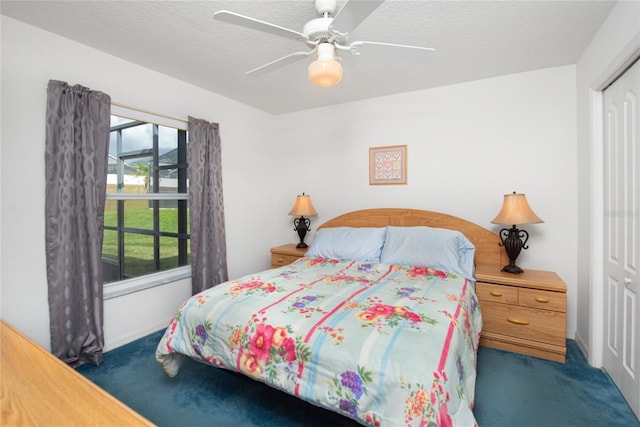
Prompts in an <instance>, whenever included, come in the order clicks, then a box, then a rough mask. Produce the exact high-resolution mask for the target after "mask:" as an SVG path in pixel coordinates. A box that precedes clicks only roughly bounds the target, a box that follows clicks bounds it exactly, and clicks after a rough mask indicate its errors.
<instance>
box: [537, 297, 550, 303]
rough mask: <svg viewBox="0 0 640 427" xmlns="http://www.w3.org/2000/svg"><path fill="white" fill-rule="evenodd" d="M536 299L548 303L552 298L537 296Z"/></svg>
mask: <svg viewBox="0 0 640 427" xmlns="http://www.w3.org/2000/svg"><path fill="white" fill-rule="evenodd" d="M536 301H538V302H541V303H543V304H546V303H548V302H549V301H550V300H549V298H546V297H536Z"/></svg>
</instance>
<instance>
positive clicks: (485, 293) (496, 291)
mask: <svg viewBox="0 0 640 427" xmlns="http://www.w3.org/2000/svg"><path fill="white" fill-rule="evenodd" d="M476 294H477V295H478V298H479V299H481V300H485V301H494V302H499V303H502V304H518V288H514V287H513V286H502V285H496V284H493V283H482V282H478V283H476Z"/></svg>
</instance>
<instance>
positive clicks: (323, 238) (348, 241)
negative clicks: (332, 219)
mask: <svg viewBox="0 0 640 427" xmlns="http://www.w3.org/2000/svg"><path fill="white" fill-rule="evenodd" d="M386 231H387V229H386V228H385V227H382V228H369V227H362V228H354V227H329V228H321V229H320V230H318V231H317V232H316V235H315V237H314V238H313V243H312V244H311V247H310V248H309V250H308V251H307V253H306V255H305V256H308V257H321V258H332V259H348V260H354V261H372V262H380V253H381V252H382V245H383V244H384V237H385V234H386Z"/></svg>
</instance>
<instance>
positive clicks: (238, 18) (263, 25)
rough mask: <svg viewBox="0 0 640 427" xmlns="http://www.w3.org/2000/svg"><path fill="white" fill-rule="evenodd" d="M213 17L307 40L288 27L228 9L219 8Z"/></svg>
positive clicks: (270, 32) (274, 33) (301, 34)
mask: <svg viewBox="0 0 640 427" xmlns="http://www.w3.org/2000/svg"><path fill="white" fill-rule="evenodd" d="M213 18H214V19H217V20H219V21H224V22H228V23H230V24H235V25H240V26H243V27H248V28H253V29H254V30H258V31H263V32H265V33H269V34H273V35H275V36H280V37H286V38H288V39H292V40H303V41H306V40H307V36H306V35H305V34H303V33H301V32H298V31H295V30H290V29H289V28H285V27H281V26H279V25H275V24H271V23H269V22H265V21H260V20H259V19H255V18H250V17H248V16H244V15H240V14H238V13H235V12H229V11H228V10H219V11H218V12H215V13H214V14H213Z"/></svg>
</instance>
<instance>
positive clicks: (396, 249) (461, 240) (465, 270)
mask: <svg viewBox="0 0 640 427" xmlns="http://www.w3.org/2000/svg"><path fill="white" fill-rule="evenodd" d="M475 251H476V248H475V246H473V244H472V243H471V242H470V241H469V240H468V239H467V238H466V237H465V235H464V234H462V233H461V232H459V231H454V230H447V229H444V228H431V227H393V226H389V227H387V235H386V238H385V242H384V247H383V249H382V254H381V256H380V262H383V263H386V264H402V265H415V266H418V267H425V268H433V269H436V270H442V271H450V272H453V273H456V274H458V275H460V276H462V277H466V278H468V279H470V280H475V279H474V268H473V256H474V254H475Z"/></svg>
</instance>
